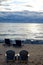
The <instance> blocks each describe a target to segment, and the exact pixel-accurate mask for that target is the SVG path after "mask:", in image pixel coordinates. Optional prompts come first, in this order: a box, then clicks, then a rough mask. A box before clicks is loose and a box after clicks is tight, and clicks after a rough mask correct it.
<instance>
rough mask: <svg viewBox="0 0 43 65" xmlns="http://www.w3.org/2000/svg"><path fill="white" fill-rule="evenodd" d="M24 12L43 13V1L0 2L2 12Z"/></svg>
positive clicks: (4, 0)
mask: <svg viewBox="0 0 43 65" xmlns="http://www.w3.org/2000/svg"><path fill="white" fill-rule="evenodd" d="M23 10H28V11H38V12H40V11H41V12H43V0H0V11H10V12H13V11H23Z"/></svg>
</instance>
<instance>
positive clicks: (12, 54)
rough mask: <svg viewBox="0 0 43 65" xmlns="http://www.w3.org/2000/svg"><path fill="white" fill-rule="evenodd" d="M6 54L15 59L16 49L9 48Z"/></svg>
mask: <svg viewBox="0 0 43 65" xmlns="http://www.w3.org/2000/svg"><path fill="white" fill-rule="evenodd" d="M6 54H7V59H9V60H13V58H14V56H15V52H14V51H12V50H8V51H7V52H6Z"/></svg>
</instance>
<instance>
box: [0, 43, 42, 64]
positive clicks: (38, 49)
mask: <svg viewBox="0 0 43 65" xmlns="http://www.w3.org/2000/svg"><path fill="white" fill-rule="evenodd" d="M7 50H14V51H15V53H16V54H18V53H19V52H20V51H21V50H27V51H28V52H29V54H30V56H29V58H28V63H27V64H25V65H43V44H23V45H22V47H21V48H16V47H13V46H10V47H8V46H3V44H2V43H0V65H10V64H11V65H24V63H19V62H13V63H10V64H9V63H6V59H5V53H6V51H7Z"/></svg>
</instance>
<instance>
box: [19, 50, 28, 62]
mask: <svg viewBox="0 0 43 65" xmlns="http://www.w3.org/2000/svg"><path fill="white" fill-rule="evenodd" d="M18 60H19V61H20V62H22V63H27V62H28V51H26V50H22V51H20V53H19V57H18Z"/></svg>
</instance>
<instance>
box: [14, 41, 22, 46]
mask: <svg viewBox="0 0 43 65" xmlns="http://www.w3.org/2000/svg"><path fill="white" fill-rule="evenodd" d="M15 42H16V44H13V46H15V47H21V40H15Z"/></svg>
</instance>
